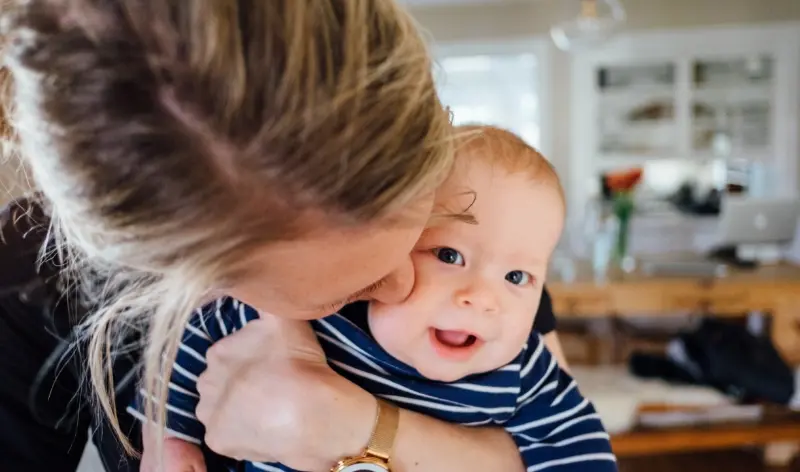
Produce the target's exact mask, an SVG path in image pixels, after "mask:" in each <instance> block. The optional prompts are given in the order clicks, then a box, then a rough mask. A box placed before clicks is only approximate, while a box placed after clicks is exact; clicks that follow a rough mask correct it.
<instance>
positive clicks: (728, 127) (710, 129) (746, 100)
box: [691, 55, 775, 159]
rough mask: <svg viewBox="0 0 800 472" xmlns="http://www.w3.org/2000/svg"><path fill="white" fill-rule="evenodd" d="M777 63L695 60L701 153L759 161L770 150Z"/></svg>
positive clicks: (696, 139) (694, 110) (696, 141)
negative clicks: (774, 80) (775, 67)
mask: <svg viewBox="0 0 800 472" xmlns="http://www.w3.org/2000/svg"><path fill="white" fill-rule="evenodd" d="M774 65H775V61H774V60H773V58H772V57H770V56H768V55H755V56H751V57H731V58H714V59H696V60H695V61H694V62H693V64H692V77H691V97H692V99H691V137H692V143H691V145H692V149H693V151H694V152H695V153H696V154H698V155H700V156H703V155H708V156H720V157H728V156H735V157H747V158H750V159H754V158H758V157H760V156H763V155H764V154H767V153H769V152H770V149H771V146H772V124H771V117H772V107H773V103H772V97H773V79H774V75H775V74H774Z"/></svg>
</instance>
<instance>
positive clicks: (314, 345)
mask: <svg viewBox="0 0 800 472" xmlns="http://www.w3.org/2000/svg"><path fill="white" fill-rule="evenodd" d="M250 324H251V325H252V324H257V325H259V329H261V330H264V331H266V332H268V334H269V337H270V339H272V340H273V342H274V343H275V344H278V345H281V346H283V347H284V348H285V349H286V353H287V354H288V355H289V356H290V357H300V358H303V359H305V360H313V361H320V360H321V361H323V362H324V361H325V354H324V353H323V351H322V348H321V347H320V345H319V341H318V340H317V335H316V334H314V330H313V329H312V328H311V323H309V322H308V321H298V320H292V319H287V318H284V317H282V316H276V315H273V314H270V313H265V312H261V313H260V319H259V320H257V321H255V322H253V323H250Z"/></svg>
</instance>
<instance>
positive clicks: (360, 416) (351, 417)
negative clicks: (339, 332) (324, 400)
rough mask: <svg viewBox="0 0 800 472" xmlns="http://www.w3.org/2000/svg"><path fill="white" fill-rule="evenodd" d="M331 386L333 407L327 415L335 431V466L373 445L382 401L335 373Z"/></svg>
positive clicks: (331, 435) (333, 450)
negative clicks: (371, 441) (374, 430)
mask: <svg viewBox="0 0 800 472" xmlns="http://www.w3.org/2000/svg"><path fill="white" fill-rule="evenodd" d="M333 375H334V376H335V377H336V378H334V379H331V382H330V383H329V386H330V387H331V391H330V392H328V393H329V394H330V399H331V404H330V406H329V407H328V408H330V411H328V412H326V413H325V414H326V416H328V417H329V418H330V420H331V421H330V424H331V425H332V426H331V427H332V428H333V429H332V430H331V431H330V436H329V437H328V438H323V439H325V440H329V441H330V443H329V444H331V445H332V448H331V452H332V457H331V459H332V464H331V465H333V463H335V462H337V461H339V460H341V459H343V458H346V457H355V456H358V455H360V454H362V453H363V452H364V450H365V449H366V447H367V443H369V440H370V436H371V435H372V431H373V429H374V428H375V421H376V418H377V415H378V400H377V399H376V398H375V396H374V395H372V394H371V393H369V392H367V391H366V390H364V389H362V388H361V387H359V386H357V385H356V384H354V383H352V382H350V381H349V380H347V379H345V378H344V377H340V376H339V375H338V374H336V373H333Z"/></svg>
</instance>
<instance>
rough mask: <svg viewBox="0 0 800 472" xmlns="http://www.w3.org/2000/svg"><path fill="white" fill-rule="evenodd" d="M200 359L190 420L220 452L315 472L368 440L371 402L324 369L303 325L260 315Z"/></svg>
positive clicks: (319, 351) (354, 451)
mask: <svg viewBox="0 0 800 472" xmlns="http://www.w3.org/2000/svg"><path fill="white" fill-rule="evenodd" d="M207 362H208V367H207V369H206V371H205V372H204V373H203V374H202V375H201V376H200V379H199V380H198V383H197V389H198V392H199V393H200V402H199V403H198V406H197V418H198V419H199V420H200V421H201V422H202V423H203V424H204V425H205V427H206V438H205V439H206V443H207V445H208V446H209V447H210V448H211V449H212V450H214V451H215V452H217V453H219V454H222V455H224V456H227V457H233V458H237V459H242V460H249V461H254V462H280V463H282V464H285V465H287V466H290V467H292V468H294V469H299V470H315V471H316V470H320V471H321V470H329V469H330V468H331V467H332V466H333V465H334V464H335V463H336V462H337V461H338V460H339V459H341V458H342V457H345V456H352V455H358V454H359V453H361V451H362V450H363V448H364V447H365V446H366V444H367V442H368V441H369V436H370V434H371V432H372V427H373V425H374V421H375V415H376V414H377V403H376V400H375V398H374V397H373V396H372V395H370V394H369V393H367V392H365V391H364V390H362V389H361V388H359V387H357V386H356V385H354V384H353V383H351V382H349V381H348V380H347V379H345V378H343V377H341V376H339V375H338V374H336V373H335V372H334V371H333V370H331V368H330V367H329V366H328V365H327V363H326V361H325V355H324V354H323V352H322V349H321V348H320V346H319V343H318V342H317V339H316V337H315V335H314V333H313V331H312V329H311V326H310V325H309V324H308V323H307V322H298V321H288V320H284V319H281V318H278V317H276V316H272V315H263V316H262V319H260V320H257V321H254V322H252V323H249V324H248V325H247V326H246V327H245V328H244V329H242V330H241V331H239V332H237V333H235V334H233V335H231V336H228V337H226V338H225V339H223V340H221V341H220V342H218V343H216V344H214V345H213V346H212V347H211V348H210V350H209V351H208V354H207Z"/></svg>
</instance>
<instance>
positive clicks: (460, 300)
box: [456, 282, 500, 313]
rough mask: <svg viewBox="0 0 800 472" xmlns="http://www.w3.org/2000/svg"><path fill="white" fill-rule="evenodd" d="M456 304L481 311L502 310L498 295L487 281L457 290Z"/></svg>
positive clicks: (492, 311) (494, 311)
mask: <svg viewBox="0 0 800 472" xmlns="http://www.w3.org/2000/svg"><path fill="white" fill-rule="evenodd" d="M456 305H457V306H459V307H461V308H470V309H473V310H477V311H478V312H481V313H497V312H498V311H499V310H500V307H499V303H498V300H497V295H496V294H495V292H494V289H493V288H492V287H491V286H490V284H488V283H486V282H476V283H473V284H472V285H470V286H469V287H467V288H465V289H463V290H460V291H458V292H456Z"/></svg>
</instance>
